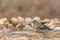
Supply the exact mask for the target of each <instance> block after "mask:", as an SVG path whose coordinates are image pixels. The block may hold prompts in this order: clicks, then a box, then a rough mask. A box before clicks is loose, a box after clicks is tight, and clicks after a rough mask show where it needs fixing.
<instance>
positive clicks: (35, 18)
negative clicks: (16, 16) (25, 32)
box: [33, 16, 41, 23]
mask: <svg viewBox="0 0 60 40" xmlns="http://www.w3.org/2000/svg"><path fill="white" fill-rule="evenodd" d="M33 20H36V21H38V22H39V23H40V22H41V19H40V17H38V16H37V17H34V18H33Z"/></svg>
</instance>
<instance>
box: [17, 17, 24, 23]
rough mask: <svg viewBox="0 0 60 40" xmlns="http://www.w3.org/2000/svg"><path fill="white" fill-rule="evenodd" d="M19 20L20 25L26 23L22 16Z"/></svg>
mask: <svg viewBox="0 0 60 40" xmlns="http://www.w3.org/2000/svg"><path fill="white" fill-rule="evenodd" d="M17 19H18V21H19V23H23V22H24V21H25V20H24V18H23V17H21V16H19V17H18V18H17Z"/></svg>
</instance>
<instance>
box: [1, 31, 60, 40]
mask: <svg viewBox="0 0 60 40" xmlns="http://www.w3.org/2000/svg"><path fill="white" fill-rule="evenodd" d="M59 32H60V31H50V32H47V33H46V32H45V33H37V32H32V31H20V32H19V33H18V32H11V33H9V34H8V35H3V34H2V33H0V36H1V35H3V36H1V37H0V40H60V33H59Z"/></svg>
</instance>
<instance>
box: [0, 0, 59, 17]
mask: <svg viewBox="0 0 60 40" xmlns="http://www.w3.org/2000/svg"><path fill="white" fill-rule="evenodd" d="M17 16H23V17H35V16H39V17H41V18H55V17H57V18H60V17H59V16H60V0H0V18H2V17H8V18H10V17H17Z"/></svg>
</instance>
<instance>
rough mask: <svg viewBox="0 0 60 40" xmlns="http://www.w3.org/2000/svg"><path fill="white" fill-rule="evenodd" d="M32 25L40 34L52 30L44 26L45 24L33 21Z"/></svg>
mask: <svg viewBox="0 0 60 40" xmlns="http://www.w3.org/2000/svg"><path fill="white" fill-rule="evenodd" d="M33 24H34V26H35V29H37V31H38V32H42V31H44V30H46V31H48V30H52V29H50V28H49V27H48V26H46V25H44V24H45V22H44V23H39V22H38V21H36V20H34V21H33Z"/></svg>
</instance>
